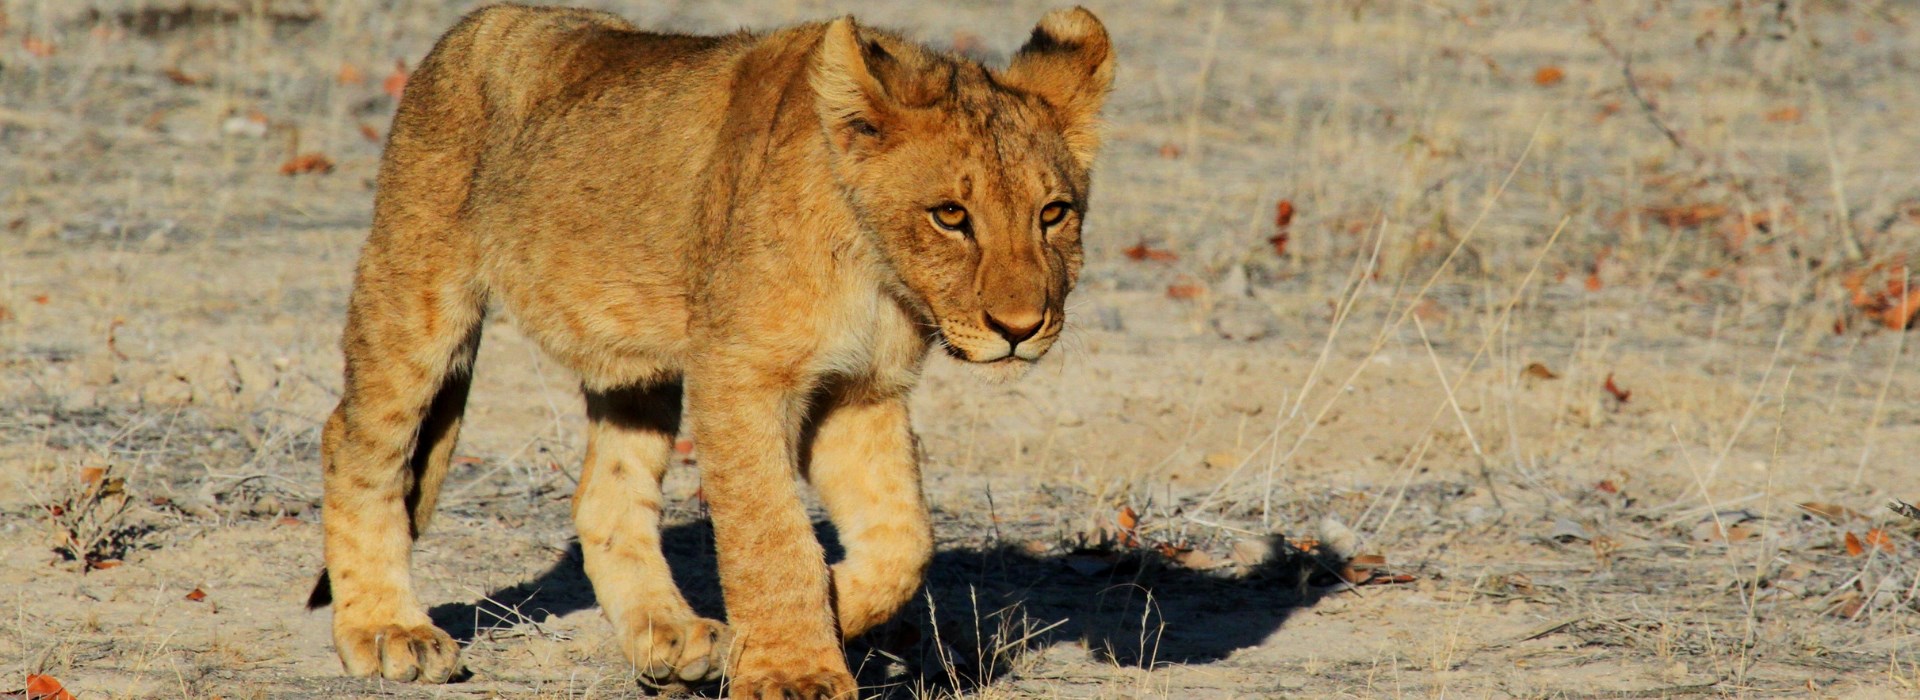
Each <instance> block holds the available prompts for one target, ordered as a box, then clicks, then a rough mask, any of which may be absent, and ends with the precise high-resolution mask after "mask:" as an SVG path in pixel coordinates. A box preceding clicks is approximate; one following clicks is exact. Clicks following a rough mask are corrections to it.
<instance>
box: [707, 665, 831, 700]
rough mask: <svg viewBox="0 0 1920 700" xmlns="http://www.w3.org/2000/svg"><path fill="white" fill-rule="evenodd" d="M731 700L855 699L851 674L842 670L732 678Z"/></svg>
mask: <svg viewBox="0 0 1920 700" xmlns="http://www.w3.org/2000/svg"><path fill="white" fill-rule="evenodd" d="M732 682H733V690H732V692H730V693H728V696H729V697H731V698H733V700H857V699H858V697H859V695H858V694H857V692H856V690H855V689H856V687H857V686H855V685H854V682H853V676H851V675H848V674H847V673H846V672H845V671H816V672H813V673H805V674H800V675H791V674H785V673H770V674H766V675H754V676H743V677H739V678H735V679H733V681H732Z"/></svg>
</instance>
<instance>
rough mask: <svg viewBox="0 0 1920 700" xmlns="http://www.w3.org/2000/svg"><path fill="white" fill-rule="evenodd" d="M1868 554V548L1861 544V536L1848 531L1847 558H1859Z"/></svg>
mask: <svg viewBox="0 0 1920 700" xmlns="http://www.w3.org/2000/svg"><path fill="white" fill-rule="evenodd" d="M1866 553H1867V546H1866V545H1864V544H1861V543H1860V536H1859V535H1855V534H1853V531H1851V530H1849V531H1847V556H1850V557H1857V556H1860V555H1862V554H1866Z"/></svg>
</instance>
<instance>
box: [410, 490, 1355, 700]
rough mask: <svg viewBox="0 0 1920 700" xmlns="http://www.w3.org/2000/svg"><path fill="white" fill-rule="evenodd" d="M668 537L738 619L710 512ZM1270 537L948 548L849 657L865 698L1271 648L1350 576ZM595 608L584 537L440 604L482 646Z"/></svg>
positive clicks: (703, 606)
mask: <svg viewBox="0 0 1920 700" xmlns="http://www.w3.org/2000/svg"><path fill="white" fill-rule="evenodd" d="M816 527H817V529H818V531H819V534H820V535H821V541H822V542H823V543H826V545H827V551H828V555H829V558H838V556H839V551H838V547H837V546H836V545H835V539H834V536H833V530H832V526H830V525H826V524H824V523H823V524H820V525H818V526H816ZM662 535H663V537H662V541H663V542H664V543H665V544H664V546H665V548H666V550H667V552H666V553H667V558H668V559H669V561H670V562H671V563H672V565H673V573H674V578H675V580H676V582H678V583H679V584H680V587H681V590H683V591H684V592H685V594H686V597H687V600H688V602H689V603H691V604H692V605H693V606H694V609H695V610H697V611H699V613H700V614H702V615H706V616H709V617H714V618H717V619H724V614H723V611H722V604H721V600H720V594H719V590H720V589H719V577H718V573H717V571H716V566H715V560H714V555H713V531H712V528H711V527H710V526H709V525H708V523H707V522H706V521H704V520H702V521H698V522H689V523H682V524H679V525H675V526H672V527H669V528H666V531H665V532H663V533H662ZM1269 544H1270V551H1271V552H1272V553H1273V554H1272V555H1271V556H1269V557H1268V558H1267V560H1266V561H1264V562H1262V563H1259V564H1257V565H1255V566H1252V567H1250V568H1247V569H1245V570H1244V571H1243V572H1242V573H1239V574H1234V575H1228V574H1221V573H1215V572H1206V571H1195V570H1191V569H1187V568H1183V567H1179V566H1175V565H1172V564H1171V563H1169V562H1167V561H1166V560H1165V559H1163V558H1162V557H1161V556H1160V555H1158V554H1156V553H1154V552H1153V551H1151V550H1141V549H1123V548H1118V547H1113V546H1109V547H1103V548H1095V549H1078V550H1071V551H1049V552H1046V553H1036V552H1035V551H1032V550H1030V549H1029V548H1027V547H1025V546H1021V545H1017V544H1002V545H997V546H986V547H977V548H970V547H950V548H946V549H943V550H941V551H939V552H937V553H936V554H935V555H934V558H933V562H932V565H931V567H930V569H929V571H928V574H927V582H926V586H925V588H924V590H923V592H922V595H921V596H920V597H919V598H918V600H916V601H915V602H914V603H913V604H911V605H909V606H908V608H907V609H906V610H903V611H901V613H900V614H899V615H898V616H897V617H896V619H895V620H894V621H893V622H891V623H888V624H886V625H883V626H882V627H880V628H879V629H876V630H874V631H873V632H870V633H868V634H867V635H865V636H864V637H863V638H862V639H860V640H856V641H855V642H853V643H851V644H849V645H848V649H847V651H848V662H849V663H850V664H851V665H852V666H853V668H854V669H855V673H856V674H857V675H858V676H859V680H860V684H861V686H862V688H864V689H865V690H864V691H863V692H864V693H865V694H868V695H874V696H878V697H883V698H896V697H897V698H904V697H909V696H915V695H924V694H926V693H928V692H929V691H932V692H949V693H963V692H967V691H969V690H973V689H976V688H979V687H982V686H984V685H987V684H989V683H992V682H993V681H994V680H996V679H998V678H1000V677H1002V676H1004V675H1006V674H1007V673H1009V672H1011V671H1013V670H1014V668H1015V666H1017V665H1018V664H1017V662H1018V660H1019V658H1020V657H1021V656H1022V655H1023V654H1026V653H1028V652H1032V651H1036V650H1039V649H1043V648H1046V647H1048V646H1051V645H1054V644H1058V643H1061V642H1070V641H1077V642H1079V643H1081V644H1082V645H1083V646H1085V647H1086V648H1087V649H1088V651H1089V653H1090V654H1092V655H1093V656H1094V657H1095V658H1096V659H1098V660H1101V661H1104V662H1109V663H1115V664H1120V665H1125V666H1134V667H1143V668H1151V667H1154V666H1157V665H1161V664H1204V663H1210V662H1214V661H1219V660H1221V659H1224V658H1226V657H1227V656H1228V655H1229V654H1232V653H1233V652H1234V651H1236V650H1239V649H1244V648H1247V647H1251V646H1255V645H1258V644H1260V643H1261V642H1262V641H1264V640H1265V639H1266V638H1267V637H1268V636H1269V635H1271V634H1273V633H1274V632H1275V631H1277V630H1279V628H1280V627H1281V626H1282V625H1283V624H1285V622H1286V621H1287V618H1288V617H1290V616H1291V615H1293V614H1294V613H1295V612H1298V611H1300V610H1303V609H1306V608H1308V607H1311V606H1312V605H1313V604H1314V603H1316V602H1317V601H1318V600H1319V598H1320V597H1321V596H1322V595H1324V594H1325V593H1326V591H1328V590H1330V589H1329V588H1328V584H1337V583H1338V582H1339V581H1338V579H1337V578H1335V577H1336V576H1337V575H1336V574H1334V573H1333V572H1337V571H1340V570H1341V564H1342V562H1341V561H1340V560H1339V559H1338V557H1336V556H1333V555H1331V554H1330V553H1327V552H1325V551H1324V550H1315V551H1301V550H1300V549H1297V548H1295V547H1294V546H1292V545H1291V544H1289V543H1287V542H1285V541H1284V540H1283V538H1281V537H1279V536H1277V535H1276V536H1274V537H1273V538H1272V540H1271V541H1270V543H1269ZM1056 549H1057V548H1056ZM595 604H596V603H595V602H594V597H593V588H592V585H591V583H589V581H588V580H587V577H586V573H585V571H584V570H583V569H582V567H581V555H580V545H579V544H578V543H577V542H576V543H574V544H573V545H572V547H571V549H570V550H569V552H568V554H567V556H566V557H564V558H563V559H561V560H560V561H559V562H557V563H556V564H555V565H554V566H553V567H552V568H550V569H548V570H547V571H546V572H544V573H542V574H541V575H540V576H538V577H537V578H535V579H533V580H530V581H525V582H522V583H519V584H515V585H513V586H509V587H506V588H502V589H499V590H495V591H492V592H490V593H489V594H488V595H487V596H486V597H484V598H482V599H481V600H479V601H475V602H471V603H447V604H443V605H439V606H435V607H434V608H433V609H432V610H430V611H429V615H430V616H431V617H432V618H433V621H434V624H436V625H439V626H440V627H441V629H444V630H446V631H447V632H448V633H449V634H451V635H453V637H454V638H455V639H457V640H460V641H462V642H471V641H473V640H474V639H476V638H477V637H480V636H482V635H484V634H487V633H490V632H492V631H495V630H504V629H510V628H514V627H516V626H518V625H522V624H527V623H534V624H538V623H542V622H545V621H546V620H548V619H551V618H553V617H556V616H560V615H566V614H569V613H572V612H577V611H580V610H585V609H588V608H591V607H593V606H594V605H595ZM705 691H706V692H707V693H713V692H715V689H712V688H708V689H705Z"/></svg>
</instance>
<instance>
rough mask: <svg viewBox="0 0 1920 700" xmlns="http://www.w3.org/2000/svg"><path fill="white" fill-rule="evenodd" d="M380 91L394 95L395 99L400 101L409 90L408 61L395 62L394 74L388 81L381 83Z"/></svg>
mask: <svg viewBox="0 0 1920 700" xmlns="http://www.w3.org/2000/svg"><path fill="white" fill-rule="evenodd" d="M380 89H381V90H385V91H386V93H387V94H389V95H392V96H393V99H396V100H397V99H400V94H401V93H403V92H406V90H407V62H406V61H401V60H395V61H394V62H393V74H392V75H388V76H387V79H386V80H384V81H381V83H380Z"/></svg>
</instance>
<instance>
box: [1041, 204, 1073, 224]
mask: <svg viewBox="0 0 1920 700" xmlns="http://www.w3.org/2000/svg"><path fill="white" fill-rule="evenodd" d="M1065 218H1067V203H1066V202H1054V203H1051V204H1048V205H1047V206H1044V207H1041V208H1040V225H1041V226H1052V225H1054V224H1057V223H1060V221H1061V220H1062V219H1065Z"/></svg>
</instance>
